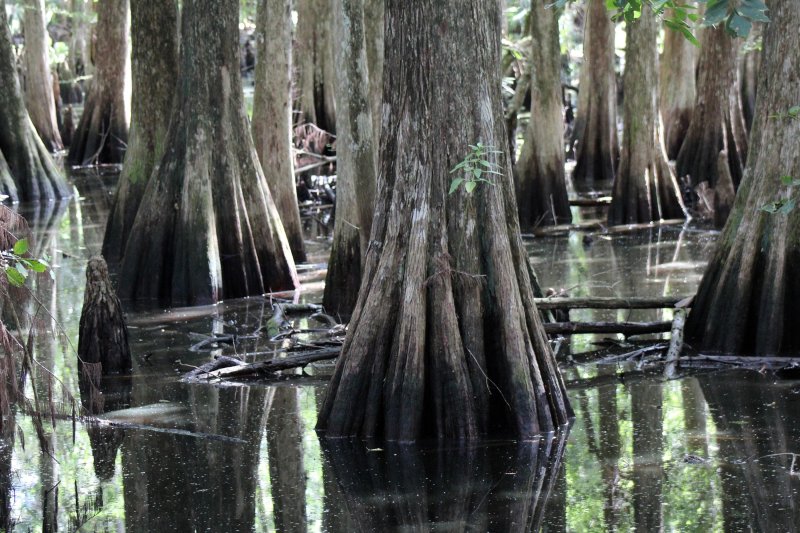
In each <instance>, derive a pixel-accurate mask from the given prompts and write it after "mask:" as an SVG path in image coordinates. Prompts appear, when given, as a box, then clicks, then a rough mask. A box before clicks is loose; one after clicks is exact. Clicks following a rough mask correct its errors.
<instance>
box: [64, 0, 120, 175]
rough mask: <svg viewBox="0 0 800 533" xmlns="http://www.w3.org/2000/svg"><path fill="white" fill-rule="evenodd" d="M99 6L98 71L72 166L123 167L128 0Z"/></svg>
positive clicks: (113, 0)
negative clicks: (115, 164) (106, 165)
mask: <svg viewBox="0 0 800 533" xmlns="http://www.w3.org/2000/svg"><path fill="white" fill-rule="evenodd" d="M96 6H97V8H96V9H97V44H96V50H97V53H96V54H95V66H96V69H95V73H94V78H92V87H91V89H90V90H89V96H88V97H87V98H86V103H85V104H84V107H83V115H82V116H81V121H80V122H79V123H78V127H77V128H76V130H75V134H74V136H73V138H72V143H71V144H70V147H69V156H68V157H67V161H68V162H69V163H70V164H71V165H89V164H96V163H122V160H123V158H124V156H125V148H126V146H127V143H128V118H129V109H128V104H127V103H126V94H127V95H128V96H130V95H129V94H128V93H129V91H128V88H127V87H126V84H127V83H128V82H129V79H128V78H129V77H130V68H131V64H130V53H129V49H128V30H129V27H130V18H129V17H128V0H103V1H102V2H98V3H97V4H96Z"/></svg>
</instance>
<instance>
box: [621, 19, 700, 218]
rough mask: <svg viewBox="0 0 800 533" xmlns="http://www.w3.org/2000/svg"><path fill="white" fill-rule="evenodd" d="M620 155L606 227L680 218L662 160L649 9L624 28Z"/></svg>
mask: <svg viewBox="0 0 800 533" xmlns="http://www.w3.org/2000/svg"><path fill="white" fill-rule="evenodd" d="M626 32H627V37H626V43H625V48H626V53H625V74H624V76H623V80H622V83H623V86H624V89H625V101H624V103H623V132H622V157H621V159H620V164H619V169H618V171H617V176H616V179H615V180H614V187H613V193H612V197H611V206H610V208H609V211H608V222H609V224H637V223H642V222H652V221H654V220H661V219H670V218H681V217H684V216H685V210H684V207H683V201H682V199H681V194H680V189H679V187H678V182H677V180H676V179H675V176H674V175H673V174H672V171H671V169H670V168H669V164H668V162H667V154H666V150H665V148H664V140H663V135H662V133H661V124H660V121H659V120H658V48H657V40H656V39H657V37H658V25H657V23H656V16H655V14H654V13H653V10H652V8H651V7H650V6H649V5H645V6H644V7H643V8H642V14H641V16H640V17H639V18H638V19H637V20H635V21H634V22H632V23H629V24H628V25H627V27H626Z"/></svg>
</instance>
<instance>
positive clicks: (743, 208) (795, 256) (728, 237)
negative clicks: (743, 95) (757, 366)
mask: <svg viewBox="0 0 800 533" xmlns="http://www.w3.org/2000/svg"><path fill="white" fill-rule="evenodd" d="M768 5H769V8H770V11H769V13H770V15H769V16H770V19H771V22H770V23H769V24H768V25H766V26H765V28H764V48H763V52H762V53H763V55H762V67H761V75H760V79H759V85H758V97H757V100H756V113H755V118H754V120H753V130H752V139H751V151H750V156H749V157H748V162H747V169H746V170H745V175H744V179H743V180H742V183H741V185H740V187H739V191H738V193H737V195H736V202H735V204H734V208H733V211H732V212H731V215H730V217H729V218H728V222H727V224H726V225H725V229H724V230H723V231H722V235H721V236H720V238H719V240H718V244H717V248H716V251H715V253H714V256H713V258H712V259H711V262H710V263H709V265H708V269H707V270H706V273H705V275H704V276H703V281H702V282H701V284H700V287H699V289H698V292H697V296H696V297H695V300H694V304H693V307H692V312H691V314H690V315H689V319H688V321H687V323H686V330H685V338H686V342H687V343H690V344H691V345H692V346H693V347H694V348H696V349H698V350H702V351H704V352H712V353H726V354H743V355H747V354H758V355H761V356H769V355H797V354H798V353H800V329H799V328H797V327H796V317H797V316H798V312H800V282H799V281H798V279H797V276H796V275H794V267H795V265H797V264H798V260H799V259H800V242H798V240H797V238H796V235H797V232H798V228H800V209H798V208H797V207H795V208H793V209H791V210H790V211H789V212H788V213H786V214H783V213H775V214H771V213H768V212H766V211H763V210H762V209H761V208H762V207H764V206H765V205H767V204H769V203H771V202H774V201H784V202H786V201H789V200H791V201H796V200H797V192H796V191H795V190H794V188H793V187H791V186H785V185H783V184H782V183H781V181H780V177H781V176H793V177H797V176H800V143H798V142H797V139H799V138H800V120H797V119H794V118H779V119H776V118H773V117H772V116H773V115H775V114H777V113H786V111H787V110H788V109H789V108H791V107H792V106H795V105H797V103H798V102H800V83H798V82H797V74H798V73H799V72H800V34H798V32H797V31H796V30H797V28H798V27H800V3H797V2H783V1H777V0H776V1H772V2H770V3H769V4H768Z"/></svg>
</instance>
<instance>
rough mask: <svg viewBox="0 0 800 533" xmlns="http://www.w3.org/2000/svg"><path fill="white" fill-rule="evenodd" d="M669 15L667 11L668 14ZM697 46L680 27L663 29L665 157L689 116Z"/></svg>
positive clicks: (672, 153)
mask: <svg viewBox="0 0 800 533" xmlns="http://www.w3.org/2000/svg"><path fill="white" fill-rule="evenodd" d="M667 16H670V15H667ZM697 55H698V54H697V47H696V46H695V45H693V44H692V43H691V42H690V41H689V40H688V39H687V38H686V37H684V36H683V34H681V33H680V32H679V31H675V30H672V29H669V28H667V29H665V30H664V51H663V52H662V53H661V65H660V67H661V69H660V71H659V89H660V109H661V120H662V121H663V123H664V142H665V143H666V146H667V157H669V158H670V159H675V158H676V157H678V151H680V149H681V145H682V144H683V138H684V137H685V136H686V130H688V129H689V122H690V121H691V120H692V110H693V109H694V101H695V95H696V94H697V91H696V85H695V68H696V67H697Z"/></svg>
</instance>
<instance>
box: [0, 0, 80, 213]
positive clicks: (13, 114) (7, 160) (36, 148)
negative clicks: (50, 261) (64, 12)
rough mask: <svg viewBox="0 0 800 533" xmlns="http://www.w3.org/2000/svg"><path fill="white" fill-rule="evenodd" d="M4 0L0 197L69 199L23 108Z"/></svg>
mask: <svg viewBox="0 0 800 533" xmlns="http://www.w3.org/2000/svg"><path fill="white" fill-rule="evenodd" d="M5 9H6V6H5V0H0V194H5V195H8V196H9V197H10V198H11V200H13V201H17V200H43V201H48V200H55V199H58V198H65V197H68V196H70V189H69V188H68V186H67V183H66V182H65V181H64V177H63V176H62V175H61V173H60V172H59V170H58V169H57V168H56V166H55V164H54V163H53V160H52V159H51V158H50V154H49V153H48V151H47V148H46V147H45V145H44V143H42V140H41V139H40V138H39V136H38V135H37V133H36V130H35V129H34V127H33V124H32V123H31V119H30V117H29V116H28V111H27V110H26V109H25V103H24V101H23V97H22V91H21V89H20V86H19V81H18V79H17V69H16V67H15V63H14V50H13V46H12V44H11V31H10V29H9V27H8V19H7V17H6V11H5Z"/></svg>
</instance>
